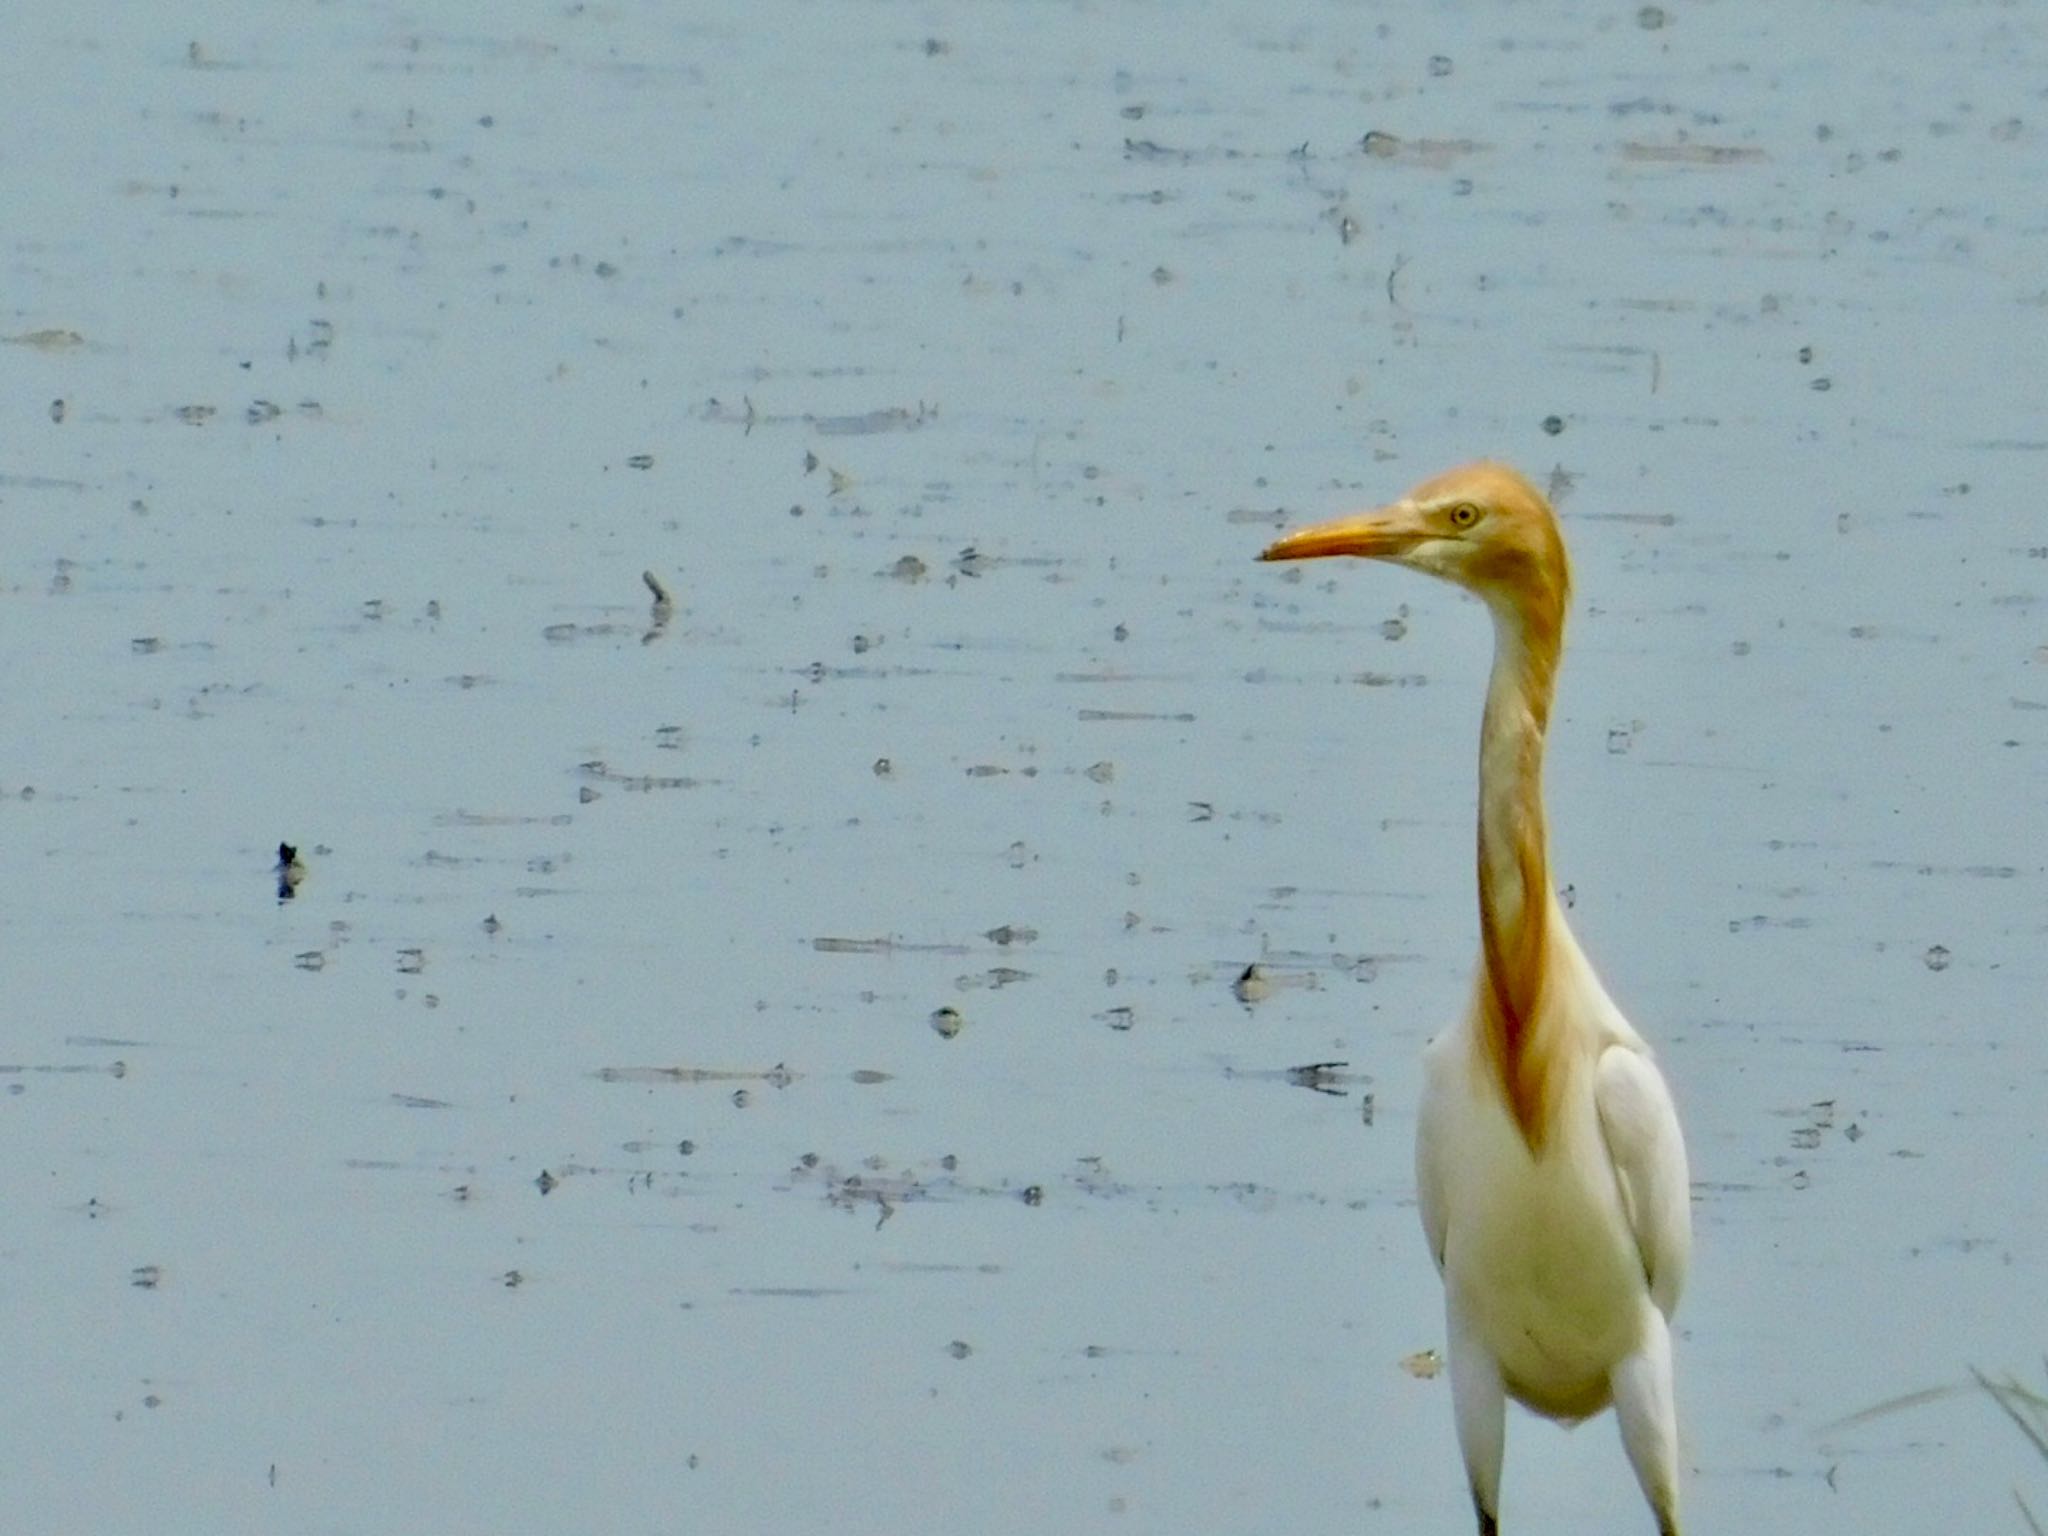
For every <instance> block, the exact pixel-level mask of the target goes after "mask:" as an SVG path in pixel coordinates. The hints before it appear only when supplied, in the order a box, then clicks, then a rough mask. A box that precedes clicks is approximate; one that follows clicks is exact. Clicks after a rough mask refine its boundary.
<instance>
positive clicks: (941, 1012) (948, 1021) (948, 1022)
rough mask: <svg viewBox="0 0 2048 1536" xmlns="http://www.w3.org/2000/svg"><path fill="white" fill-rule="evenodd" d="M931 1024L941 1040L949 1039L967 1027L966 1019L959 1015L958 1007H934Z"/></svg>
mask: <svg viewBox="0 0 2048 1536" xmlns="http://www.w3.org/2000/svg"><path fill="white" fill-rule="evenodd" d="M931 1025H932V1028H933V1030H934V1031H936V1032H937V1034H938V1036H939V1038H940V1039H941V1040H950V1039H952V1038H953V1037H954V1036H955V1035H957V1034H959V1033H960V1031H961V1030H962V1029H964V1028H966V1027H967V1021H966V1020H965V1019H963V1018H962V1017H961V1016H960V1010H959V1009H958V1008H935V1009H933V1010H932V1017H931Z"/></svg>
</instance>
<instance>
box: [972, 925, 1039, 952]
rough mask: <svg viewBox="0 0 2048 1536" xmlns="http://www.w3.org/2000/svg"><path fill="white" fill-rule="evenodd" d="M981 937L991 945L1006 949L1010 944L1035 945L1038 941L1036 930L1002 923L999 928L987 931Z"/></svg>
mask: <svg viewBox="0 0 2048 1536" xmlns="http://www.w3.org/2000/svg"><path fill="white" fill-rule="evenodd" d="M982 937H983V938H985V939H987V940H988V941H989V942H990V943H991V944H999V945H1001V946H1003V947H1004V948H1005V949H1007V948H1008V947H1009V946H1010V945H1012V944H1031V943H1035V942H1036V941H1037V939H1038V930H1037V929H1036V928H1024V927H1019V926H1017V925H1015V924H1012V923H1004V924H1003V925H1002V927H1000V928H991V929H989V931H988V932H987V933H985V934H983V935H982Z"/></svg>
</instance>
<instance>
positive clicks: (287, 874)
mask: <svg viewBox="0 0 2048 1536" xmlns="http://www.w3.org/2000/svg"><path fill="white" fill-rule="evenodd" d="M274 873H275V874H276V875H277V899H278V900H279V901H290V900H291V899H292V898H293V897H294V896H296V895H298V893H299V885H300V883H301V882H302V881H304V880H305V878H306V866H305V865H304V864H302V863H300V862H299V850H298V849H296V848H294V847H293V846H292V845H291V844H290V843H279V844H278V845H277V865H276V868H275V870H274Z"/></svg>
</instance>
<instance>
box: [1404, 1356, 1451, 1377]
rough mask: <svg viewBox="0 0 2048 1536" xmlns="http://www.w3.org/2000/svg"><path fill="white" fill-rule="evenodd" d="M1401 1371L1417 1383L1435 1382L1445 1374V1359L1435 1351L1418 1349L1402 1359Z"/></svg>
mask: <svg viewBox="0 0 2048 1536" xmlns="http://www.w3.org/2000/svg"><path fill="white" fill-rule="evenodd" d="M1401 1369H1402V1370H1404V1371H1406V1372H1407V1373H1408V1374H1409V1375H1410V1376H1413V1377H1414V1378H1415V1379H1416V1380H1417V1381H1435V1380H1436V1379H1437V1377H1438V1376H1440V1375H1442V1374H1443V1369H1444V1357H1443V1356H1442V1355H1440V1354H1438V1353H1437V1352H1436V1351H1435V1350H1433V1349H1418V1350H1417V1351H1416V1352H1415V1353H1414V1354H1412V1355H1408V1356H1406V1357H1404V1358H1403V1359H1402V1361H1401Z"/></svg>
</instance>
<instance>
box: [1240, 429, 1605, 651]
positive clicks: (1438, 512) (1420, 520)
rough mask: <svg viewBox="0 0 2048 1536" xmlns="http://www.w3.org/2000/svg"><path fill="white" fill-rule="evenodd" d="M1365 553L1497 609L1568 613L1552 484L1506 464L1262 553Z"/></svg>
mask: <svg viewBox="0 0 2048 1536" xmlns="http://www.w3.org/2000/svg"><path fill="white" fill-rule="evenodd" d="M1324 555H1359V556H1362V557H1364V558H1365V559H1368V560H1385V561H1388V562H1390V563H1392V564H1395V565H1405V566H1409V567H1411V568H1413V569H1414V570H1418V571H1423V572H1426V573H1427V574H1429V575H1431V576H1437V577H1441V578H1442V579H1443V580H1445V581H1453V582H1456V583H1457V584H1458V585H1459V586H1461V587H1464V588H1466V589H1467V590H1468V591H1470V592H1473V593H1475V594H1477V595H1478V596H1480V597H1482V598H1484V599H1486V602H1487V604H1488V606H1490V607H1491V608H1493V609H1494V610H1495V612H1497V613H1509V614H1518V615H1520V616H1522V617H1523V618H1525V619H1530V618H1537V617H1539V616H1540V617H1544V618H1549V619H1551V620H1552V621H1553V622H1558V623H1561V622H1562V619H1563V614H1564V606H1565V601H1566V599H1567V597H1568V596H1569V594H1570V590H1571V566H1570V562H1569V561H1568V560H1567V558H1566V556H1565V550H1564V537H1563V535H1562V534H1560V533H1559V532H1558V527H1557V518H1556V516H1555V515H1554V514H1553V513H1552V512H1551V510H1550V503H1549V501H1548V500H1547V499H1545V497H1544V495H1543V493H1542V492H1541V491H1539V490H1537V489H1536V487H1535V486H1533V485H1531V484H1530V483H1529V481H1528V480H1527V479H1526V478H1524V477H1523V476H1522V475H1520V474H1518V473H1517V472H1516V471H1515V470H1513V469H1511V468H1509V467H1508V466H1507V465H1505V464H1496V463H1494V462H1493V461H1491V460H1488V459H1481V460H1479V461H1477V462H1476V463H1472V464H1462V465H1460V466H1459V467H1458V468H1456V469H1453V470H1447V471H1446V472H1445V473H1443V474H1441V475H1438V476H1436V477H1435V478H1434V479H1431V480H1425V481H1423V482H1422V484H1420V485H1418V486H1416V487H1415V489H1414V490H1412V491H1410V492H1409V493H1408V494H1407V495H1405V496H1403V497H1402V498H1401V499H1400V500H1399V501H1395V502H1392V503H1389V504H1388V505H1387V506H1384V507H1381V508H1379V509H1378V510H1377V511H1373V512H1364V513H1359V514H1356V515H1353V516H1349V517H1339V518H1335V519H1333V520H1331V521H1330V522H1327V523H1316V524H1314V525H1312V526H1310V527H1307V528H1297V529H1296V530H1295V531H1294V532H1292V533H1289V534H1283V535H1282V536H1281V537H1280V538H1278V539H1276V540H1274V542H1273V543H1271V544H1269V545H1267V546H1266V549H1265V551H1264V552H1263V553H1262V554H1260V556H1259V558H1260V559H1261V560H1314V559H1318V558H1320V557H1321V556H1324Z"/></svg>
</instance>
